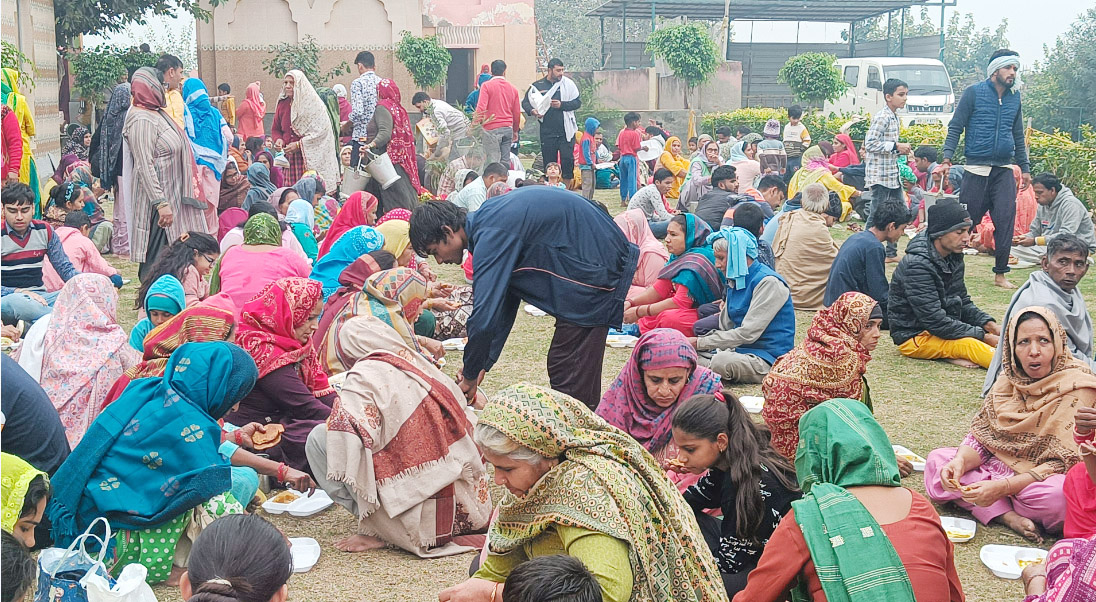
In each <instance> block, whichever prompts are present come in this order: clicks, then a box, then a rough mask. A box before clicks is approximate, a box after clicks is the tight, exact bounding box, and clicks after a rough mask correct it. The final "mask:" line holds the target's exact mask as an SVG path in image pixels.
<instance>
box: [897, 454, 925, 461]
mask: <svg viewBox="0 0 1096 602" xmlns="http://www.w3.org/2000/svg"><path fill="white" fill-rule="evenodd" d="M898 457H899V458H902V459H904V460H909V461H910V462H924V461H925V459H924V458H922V457H921V456H918V455H917V454H898Z"/></svg>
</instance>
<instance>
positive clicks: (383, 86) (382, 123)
mask: <svg viewBox="0 0 1096 602" xmlns="http://www.w3.org/2000/svg"><path fill="white" fill-rule="evenodd" d="M366 132H367V135H368V138H367V143H366V145H365V146H366V148H367V149H368V150H369V151H370V152H372V153H373V154H375V155H381V154H384V153H388V158H389V159H391V160H392V166H393V167H395V169H396V173H397V174H399V176H400V179H399V180H397V181H396V182H395V183H394V184H392V185H391V186H389V187H388V188H387V189H385V188H383V187H382V186H381V185H380V183H378V182H377V180H376V178H373V179H370V181H369V184H367V185H366V188H365V190H366V192H369V193H371V194H373V195H374V196H376V197H377V198H378V199H380V209H379V211H378V213H379V214H381V215H383V214H385V213H387V212H389V211H391V210H392V209H396V208H398V207H402V208H404V209H409V210H410V209H414V208H415V207H416V206H418V204H419V195H420V194H422V193H423V192H424V191H425V189H424V188H423V187H422V185H421V184H419V169H418V164H417V163H416V155H415V135H414V132H413V131H412V129H411V120H410V119H408V117H407V111H405V110H404V108H403V107H402V106H401V105H400V89H399V88H397V87H396V83H395V82H393V81H392V80H390V79H382V80H381V81H380V83H378V84H377V109H376V111H375V112H374V113H373V119H372V120H371V121H370V122H369V126H368V127H367V128H366Z"/></svg>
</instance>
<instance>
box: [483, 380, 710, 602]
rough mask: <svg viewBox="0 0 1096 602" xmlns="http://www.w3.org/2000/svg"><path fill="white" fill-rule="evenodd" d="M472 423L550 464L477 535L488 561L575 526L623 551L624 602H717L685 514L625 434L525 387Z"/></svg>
mask: <svg viewBox="0 0 1096 602" xmlns="http://www.w3.org/2000/svg"><path fill="white" fill-rule="evenodd" d="M480 423H481V424H486V425H488V426H491V427H494V428H495V429H497V430H498V431H499V432H501V433H502V434H504V435H506V436H507V437H508V438H510V439H511V440H512V441H514V442H515V443H518V444H519V445H522V446H524V447H527V448H529V449H532V450H533V451H536V452H537V453H539V454H541V455H542V456H545V457H548V458H558V459H559V460H560V463H559V464H558V465H556V466H555V467H554V468H552V469H551V470H549V471H548V472H547V473H545V475H544V476H543V477H541V479H540V480H539V481H537V483H536V484H535V485H533V487H532V488H530V489H529V491H528V493H526V494H525V497H518V496H515V495H514V494H512V493H509V492H507V493H506V494H504V496H503V498H502V500H501V502H500V503H499V505H498V512H499V514H498V519H497V520H496V521H495V522H494V523H493V524H492V525H491V529H490V531H488V535H487V537H488V545H489V546H490V553H492V554H506V553H508V552H510V551H512V550H514V549H515V548H518V547H520V546H522V545H524V544H526V543H529V542H531V541H533V540H534V539H536V538H537V537H538V536H539V535H541V534H542V533H544V531H545V530H546V529H548V528H550V527H551V526H552V525H553V524H560V525H566V526H574V527H581V528H584V529H589V530H591V531H597V532H598V533H604V534H606V535H609V536H610V537H615V538H617V539H619V540H621V541H624V542H626V543H627V544H628V555H629V558H630V560H631V568H632V575H633V577H634V583H633V586H632V597H631V600H632V601H633V602H656V601H657V602H663V601H665V600H677V601H713V602H714V601H719V600H726V599H727V592H726V590H724V588H723V581H722V579H721V578H720V576H719V569H717V568H716V565H715V559H714V557H713V556H712V553H711V552H710V551H709V550H708V546H707V545H706V544H705V543H704V539H703V537H702V536H701V534H700V528H699V527H697V524H696V519H695V518H694V516H693V511H692V510H690V509H689V506H688V505H687V504H686V503H685V500H684V498H682V497H681V494H679V493H678V492H677V489H675V488H674V486H673V484H672V483H670V481H669V479H667V478H666V473H665V472H664V471H663V470H662V468H661V467H659V465H658V463H657V462H656V461H655V459H654V457H652V456H651V454H650V453H648V452H647V450H645V449H643V446H642V445H640V444H639V443H637V442H636V440H635V439H633V438H632V437H631V436H629V435H628V434H627V433H624V432H622V431H621V430H620V429H618V428H616V427H614V426H612V425H610V424H608V423H607V422H605V421H604V420H602V419H601V418H599V417H598V416H597V415H595V414H594V413H593V412H591V411H590V410H589V408H587V407H586V406H585V405H583V404H582V402H580V401H578V400H576V399H573V398H571V397H568V396H567V395H564V394H562V393H557V392H555V391H551V390H548V389H544V388H541V387H537V386H534V385H529V384H518V385H514V386H511V387H509V388H507V389H504V390H503V391H501V392H500V393H499V394H498V395H496V396H495V397H494V398H493V399H491V400H490V401H488V402H487V405H486V407H484V409H483V414H482V416H481V417H480Z"/></svg>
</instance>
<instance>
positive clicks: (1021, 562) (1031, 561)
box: [1016, 558, 1043, 569]
mask: <svg viewBox="0 0 1096 602" xmlns="http://www.w3.org/2000/svg"><path fill="white" fill-rule="evenodd" d="M1040 562H1043V561H1042V560H1041V559H1038V558H1031V559H1023V560H1021V559H1017V560H1016V564H1018V565H1020V568H1022V569H1024V568H1027V567H1029V566H1031V565H1033V564H1039V563H1040Z"/></svg>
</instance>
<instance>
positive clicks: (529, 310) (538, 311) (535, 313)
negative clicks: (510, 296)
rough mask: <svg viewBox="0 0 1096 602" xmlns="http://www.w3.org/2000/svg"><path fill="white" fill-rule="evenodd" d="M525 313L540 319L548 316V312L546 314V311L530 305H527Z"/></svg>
mask: <svg viewBox="0 0 1096 602" xmlns="http://www.w3.org/2000/svg"><path fill="white" fill-rule="evenodd" d="M525 313H527V314H529V315H530V316H538V317H539V316H547V315H548V314H547V313H546V312H544V310H542V309H540V308H537V307H534V306H532V305H529V304H528V303H526V304H525Z"/></svg>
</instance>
